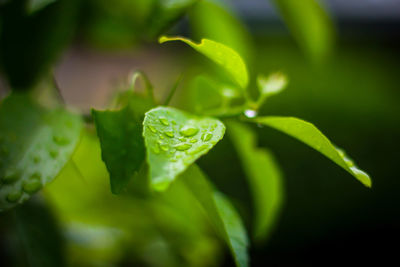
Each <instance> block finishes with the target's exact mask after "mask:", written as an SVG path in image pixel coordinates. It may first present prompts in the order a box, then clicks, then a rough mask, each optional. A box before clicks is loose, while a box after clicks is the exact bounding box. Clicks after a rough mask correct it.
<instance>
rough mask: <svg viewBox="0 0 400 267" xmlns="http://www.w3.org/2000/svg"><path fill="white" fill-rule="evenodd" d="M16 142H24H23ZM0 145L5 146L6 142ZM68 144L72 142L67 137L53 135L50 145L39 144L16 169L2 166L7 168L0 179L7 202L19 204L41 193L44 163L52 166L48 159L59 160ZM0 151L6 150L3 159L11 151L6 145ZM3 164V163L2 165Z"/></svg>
mask: <svg viewBox="0 0 400 267" xmlns="http://www.w3.org/2000/svg"><path fill="white" fill-rule="evenodd" d="M16 141H19V142H22V140H16ZM0 143H3V144H5V143H6V142H0ZM68 144H70V140H69V139H68V138H66V137H65V136H62V135H53V136H52V142H51V143H50V144H47V145H44V144H43V143H40V142H39V143H37V144H36V145H34V146H33V147H32V148H31V149H29V150H28V151H26V152H25V155H24V157H23V158H22V160H20V162H19V163H17V164H18V165H16V166H14V167H8V166H2V167H4V168H7V169H4V172H3V175H2V176H1V177H0V187H5V188H3V189H5V190H6V194H5V195H4V197H5V200H6V201H7V202H8V203H10V204H12V203H17V202H18V201H20V200H24V199H26V198H28V195H32V194H34V193H36V192H37V191H39V190H40V189H41V188H42V187H43V184H44V180H45V179H44V178H45V177H43V173H42V169H43V161H46V164H51V163H50V162H48V161H47V159H48V158H51V159H53V160H55V159H57V158H58V156H59V151H60V149H62V147H64V146H67V145H68ZM0 149H1V150H2V151H3V150H4V151H3V152H2V155H1V156H2V159H5V158H6V156H7V155H8V153H9V151H8V149H7V148H6V147H5V146H4V145H2V146H1V148H0ZM1 161H3V160H1ZM3 163H4V162H1V165H3ZM24 193H26V194H27V195H25V194H24Z"/></svg>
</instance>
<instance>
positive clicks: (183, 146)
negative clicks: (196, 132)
mask: <svg viewBox="0 0 400 267" xmlns="http://www.w3.org/2000/svg"><path fill="white" fill-rule="evenodd" d="M191 147H192V145H191V144H187V143H183V144H178V145H176V146H175V148H176V150H179V151H185V150H188V149H189V148H191Z"/></svg>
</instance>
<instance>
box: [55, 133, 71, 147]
mask: <svg viewBox="0 0 400 267" xmlns="http://www.w3.org/2000/svg"><path fill="white" fill-rule="evenodd" d="M53 141H54V143H56V144H57V145H59V146H65V145H68V144H69V140H68V139H67V138H65V137H63V136H59V135H55V136H53Z"/></svg>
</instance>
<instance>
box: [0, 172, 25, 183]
mask: <svg viewBox="0 0 400 267" xmlns="http://www.w3.org/2000/svg"><path fill="white" fill-rule="evenodd" d="M19 177H20V176H19V175H18V173H17V172H15V171H10V172H8V173H6V175H4V177H3V178H2V179H1V180H2V181H3V183H5V184H10V183H13V182H15V181H16V180H18V179H19Z"/></svg>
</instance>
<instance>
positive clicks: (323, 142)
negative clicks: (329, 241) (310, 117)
mask: <svg viewBox="0 0 400 267" xmlns="http://www.w3.org/2000/svg"><path fill="white" fill-rule="evenodd" d="M252 121H253V122H255V123H259V124H262V125H267V126H270V127H272V128H274V129H276V130H278V131H281V132H283V133H286V134H288V135H290V136H292V137H294V138H296V139H298V140H300V141H302V142H303V143H305V144H307V145H309V146H310V147H312V148H314V149H315V150H317V151H319V152H320V153H322V154H323V155H325V156H326V157H328V158H329V159H330V160H332V161H333V162H335V163H336V164H338V165H339V166H340V167H342V168H343V169H345V170H346V171H347V172H349V173H350V174H351V175H353V176H354V177H355V178H356V179H358V180H359V181H360V182H361V183H363V184H364V185H365V186H367V187H371V179H370V177H369V176H368V174H367V173H365V172H363V171H362V170H360V169H359V168H357V167H356V166H355V165H354V162H353V161H352V160H350V159H349V158H348V157H347V156H346V155H345V154H344V152H343V151H342V150H339V149H337V148H336V147H335V146H334V145H333V144H332V143H331V141H329V139H328V138H326V137H325V135H323V134H322V133H321V132H320V131H319V130H318V129H317V128H316V127H315V126H314V125H313V124H311V123H309V122H306V121H303V120H300V119H297V118H292V117H274V116H270V117H260V118H256V119H254V120H252Z"/></svg>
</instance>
